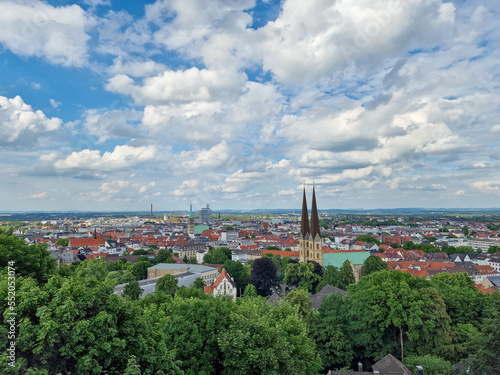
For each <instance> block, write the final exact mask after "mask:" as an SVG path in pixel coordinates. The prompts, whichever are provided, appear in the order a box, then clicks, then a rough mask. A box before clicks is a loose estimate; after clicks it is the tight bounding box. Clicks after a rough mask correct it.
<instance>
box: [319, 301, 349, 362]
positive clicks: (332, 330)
mask: <svg viewBox="0 0 500 375" xmlns="http://www.w3.org/2000/svg"><path fill="white" fill-rule="evenodd" d="M349 328H350V318H349V304H348V300H347V299H346V298H344V297H342V296H341V295H340V294H337V293H335V294H332V295H330V296H328V297H325V298H324V299H323V303H322V304H321V307H320V308H319V309H318V317H317V318H316V319H315V321H314V324H313V326H312V328H311V334H312V337H313V338H314V340H315V342H316V347H317V351H318V353H319V355H320V357H321V361H322V362H323V366H324V367H326V368H329V369H332V368H340V367H344V366H350V364H351V362H352V361H353V359H354V348H353V342H352V340H351V335H355V333H354V332H350V329H349Z"/></svg>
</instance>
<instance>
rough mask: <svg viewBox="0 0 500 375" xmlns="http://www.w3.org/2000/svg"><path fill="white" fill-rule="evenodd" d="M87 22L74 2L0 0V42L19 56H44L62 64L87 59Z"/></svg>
mask: <svg viewBox="0 0 500 375" xmlns="http://www.w3.org/2000/svg"><path fill="white" fill-rule="evenodd" d="M90 22H91V20H90V19H89V17H88V16H87V14H86V13H85V11H84V10H83V9H82V8H80V7H79V6H78V5H69V6H60V7H54V6H52V5H49V4H47V3H46V2H44V1H36V0H35V1H26V0H24V1H10V0H4V1H0V43H1V44H2V45H3V46H4V47H5V48H7V49H9V50H10V51H12V52H13V53H15V54H17V55H20V56H37V57H44V58H46V59H47V60H48V61H50V62H51V63H55V64H61V65H64V66H83V65H84V64H85V63H86V61H87V41H88V40H89V39H90V37H89V35H88V34H87V33H86V32H85V27H86V26H87V25H88V24H89V23H90Z"/></svg>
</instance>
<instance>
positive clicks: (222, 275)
mask: <svg viewBox="0 0 500 375" xmlns="http://www.w3.org/2000/svg"><path fill="white" fill-rule="evenodd" d="M224 279H227V280H228V281H229V283H230V284H231V285H232V286H233V287H235V288H236V284H235V283H234V281H233V279H232V278H231V276H229V274H228V273H227V271H226V270H225V269H222V271H221V273H220V274H219V277H217V279H216V280H215V282H214V284H213V285H212V287H213V288H217V286H218V285H219V284H220V283H221V282H222V280H224Z"/></svg>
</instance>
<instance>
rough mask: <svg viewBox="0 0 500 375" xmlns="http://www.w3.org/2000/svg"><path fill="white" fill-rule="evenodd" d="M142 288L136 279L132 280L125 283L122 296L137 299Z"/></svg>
mask: <svg viewBox="0 0 500 375" xmlns="http://www.w3.org/2000/svg"><path fill="white" fill-rule="evenodd" d="M142 292H143V290H142V289H141V287H140V286H139V282H138V281H137V280H133V281H131V282H129V283H128V284H127V285H125V288H123V296H124V297H126V298H128V299H130V300H132V301H137V300H138V299H139V298H140V297H141V294H142Z"/></svg>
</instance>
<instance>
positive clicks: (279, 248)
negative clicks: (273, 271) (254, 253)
mask: <svg viewBox="0 0 500 375" xmlns="http://www.w3.org/2000/svg"><path fill="white" fill-rule="evenodd" d="M266 250H281V247H278V246H274V245H269V246H266Z"/></svg>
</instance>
